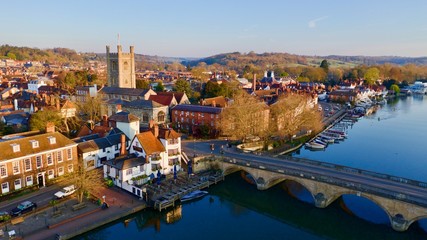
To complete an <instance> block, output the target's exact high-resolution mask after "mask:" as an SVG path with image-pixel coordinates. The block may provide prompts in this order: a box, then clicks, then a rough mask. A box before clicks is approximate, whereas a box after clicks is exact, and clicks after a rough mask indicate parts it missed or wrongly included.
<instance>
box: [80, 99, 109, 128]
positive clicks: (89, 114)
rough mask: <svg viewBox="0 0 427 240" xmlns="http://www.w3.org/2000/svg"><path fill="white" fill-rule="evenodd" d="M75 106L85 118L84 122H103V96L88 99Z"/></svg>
mask: <svg viewBox="0 0 427 240" xmlns="http://www.w3.org/2000/svg"><path fill="white" fill-rule="evenodd" d="M74 104H76V106H77V112H78V113H79V114H80V115H81V116H83V117H84V118H85V119H82V120H91V121H94V122H97V121H99V120H101V118H102V116H101V114H102V110H103V109H102V107H103V106H104V105H105V104H104V100H103V99H102V97H101V96H99V95H98V96H96V97H87V98H86V101H84V102H83V101H82V102H75V103H74Z"/></svg>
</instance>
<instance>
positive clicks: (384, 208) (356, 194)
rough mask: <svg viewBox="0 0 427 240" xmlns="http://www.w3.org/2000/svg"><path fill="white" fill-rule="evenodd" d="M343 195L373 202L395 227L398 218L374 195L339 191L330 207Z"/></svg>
mask: <svg viewBox="0 0 427 240" xmlns="http://www.w3.org/2000/svg"><path fill="white" fill-rule="evenodd" d="M343 195H355V196H358V197H362V198H364V199H367V200H369V201H371V202H372V203H374V204H375V205H376V206H378V207H379V208H380V209H381V210H382V211H383V212H384V213H385V214H386V215H387V217H388V220H389V223H390V225H391V226H393V221H394V218H396V216H393V213H391V212H390V210H389V209H388V208H387V206H384V205H383V204H382V203H381V201H380V200H379V199H377V198H376V197H373V196H372V195H367V194H364V193H361V192H357V191H354V190H344V191H339V192H337V193H335V194H333V195H332V196H331V197H330V198H329V201H328V202H329V203H328V205H329V204H331V203H332V202H334V201H336V200H337V199H338V198H340V197H342V196H343ZM402 218H403V216H402Z"/></svg>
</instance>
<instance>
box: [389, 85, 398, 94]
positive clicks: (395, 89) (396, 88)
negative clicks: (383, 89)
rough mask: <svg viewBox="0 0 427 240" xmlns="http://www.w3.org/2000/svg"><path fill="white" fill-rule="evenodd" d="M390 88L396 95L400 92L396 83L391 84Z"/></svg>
mask: <svg viewBox="0 0 427 240" xmlns="http://www.w3.org/2000/svg"><path fill="white" fill-rule="evenodd" d="M390 90H391V91H393V92H394V93H395V94H396V95H398V94H399V93H400V88H399V86H397V84H393V85H391V86H390Z"/></svg>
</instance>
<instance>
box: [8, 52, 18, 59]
mask: <svg viewBox="0 0 427 240" xmlns="http://www.w3.org/2000/svg"><path fill="white" fill-rule="evenodd" d="M7 57H8V58H10V59H12V60H16V55H15V54H14V53H12V52H8V53H7Z"/></svg>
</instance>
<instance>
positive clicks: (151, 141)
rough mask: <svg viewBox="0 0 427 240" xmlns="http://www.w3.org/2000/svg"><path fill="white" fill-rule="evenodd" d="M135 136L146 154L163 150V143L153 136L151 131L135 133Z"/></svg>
mask: <svg viewBox="0 0 427 240" xmlns="http://www.w3.org/2000/svg"><path fill="white" fill-rule="evenodd" d="M135 138H136V139H137V140H138V141H139V143H140V144H141V146H142V148H143V149H144V152H145V153H146V155H151V154H153V153H157V152H164V151H165V147H164V146H163V144H162V143H161V142H160V140H159V139H157V138H156V137H155V136H154V134H153V133H152V132H151V131H147V132H142V133H139V134H137V135H135Z"/></svg>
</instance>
